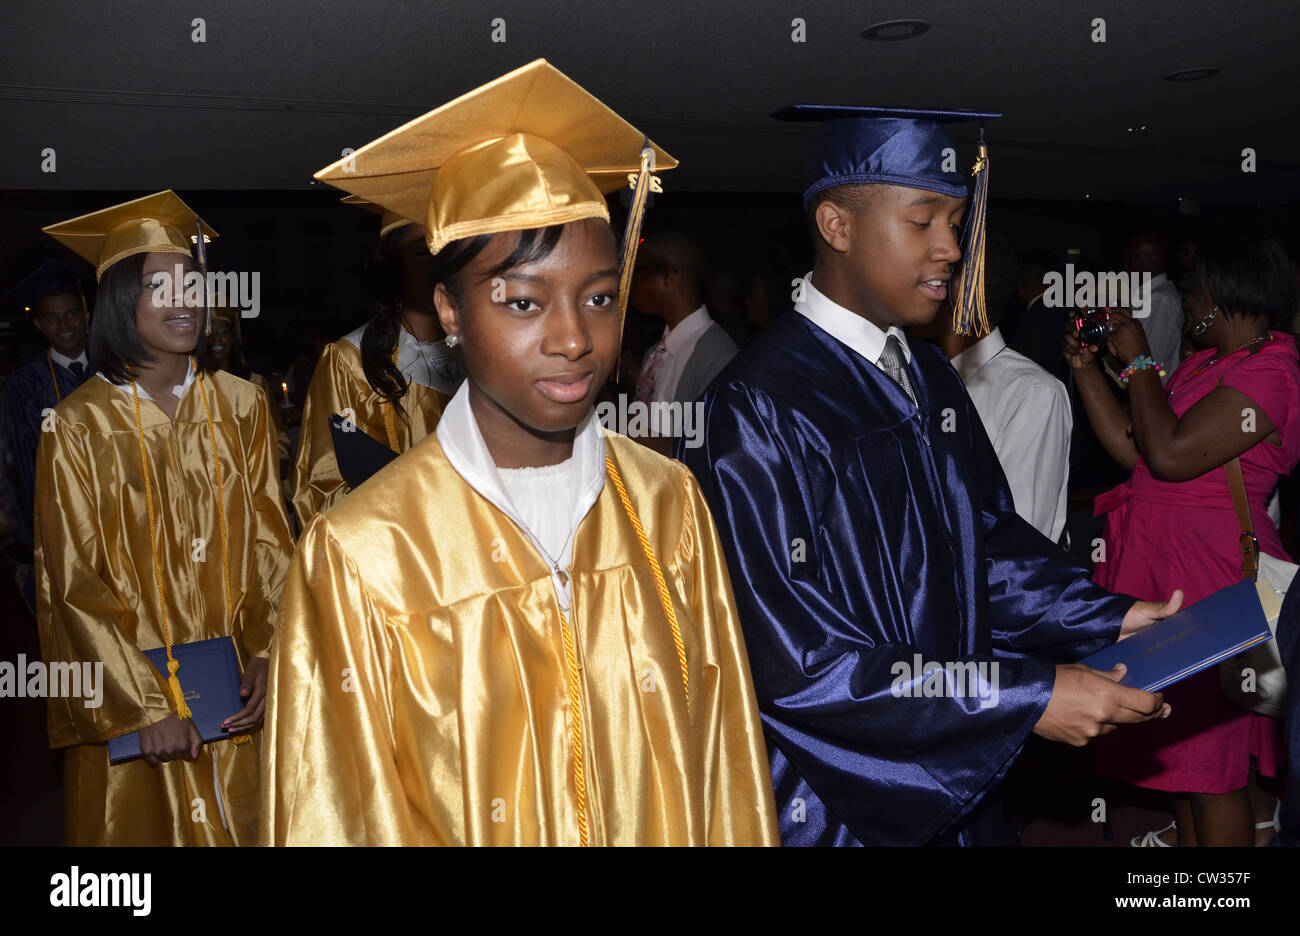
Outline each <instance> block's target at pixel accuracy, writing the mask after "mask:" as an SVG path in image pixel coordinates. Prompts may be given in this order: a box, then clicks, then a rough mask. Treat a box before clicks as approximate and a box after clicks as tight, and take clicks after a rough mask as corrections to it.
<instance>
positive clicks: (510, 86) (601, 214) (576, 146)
mask: <svg viewBox="0 0 1300 936" xmlns="http://www.w3.org/2000/svg"><path fill="white" fill-rule="evenodd" d="M643 151H647V152H645V153H644V154H643ZM676 165H677V160H676V159H674V158H673V157H672V156H670V155H668V153H667V152H665V151H664V150H662V149H660V148H659V147H658V146H655V144H653V143H652V142H650V141H649V140H648V139H647V138H646V136H645V134H643V133H642V132H641V131H640V130H638V129H636V128H635V127H633V126H632V125H631V124H630V123H628V122H627V121H626V120H624V119H623V118H622V117H620V116H619V115H618V114H616V113H614V111H612V110H610V109H609V108H608V107H606V106H605V105H604V104H603V103H601V102H600V101H599V100H598V99H597V98H596V97H594V96H593V95H592V94H591V93H589V92H588V91H586V90H585V89H584V88H583V87H582V86H581V85H579V84H577V83H576V82H574V81H573V80H572V79H570V78H569V77H567V76H566V75H564V74H563V73H562V72H561V71H560V70H559V69H557V68H555V66H553V65H551V64H550V63H549V62H547V61H546V60H545V59H537V60H536V61H533V62H530V63H529V64H527V65H525V66H523V67H522V68H517V69H515V70H514V71H512V72H509V73H508V74H505V75H502V76H501V77H500V78H496V79H494V80H493V81H489V82H488V83H487V84H485V85H482V86H480V87H478V88H475V89H474V90H472V91H469V92H467V93H466V94H463V95H461V96H460V97H458V98H456V99H455V100H453V101H450V102H448V103H446V104H443V105H442V106H441V107H438V108H436V109H434V110H432V111H430V112H429V113H427V114H425V115H423V116H422V117H417V118H416V119H415V120H412V121H410V122H409V123H406V124H403V125H402V126H400V127H398V128H397V129H396V130H392V131H390V132H388V133H386V134H384V135H383V136H381V137H380V138H379V139H377V140H374V141H372V142H370V143H367V144H366V145H365V146H363V147H361V148H360V149H358V150H357V151H356V152H354V153H352V154H351V155H349V156H347V157H345V158H343V159H340V160H338V161H337V162H335V163H333V164H332V165H330V166H327V167H326V168H324V169H322V170H321V171H320V172H318V173H316V178H317V179H320V180H321V181H323V182H328V183H329V184H330V185H333V186H335V187H337V188H340V189H342V190H343V191H345V192H349V193H351V194H353V195H356V196H359V197H360V198H362V199H364V200H366V201H368V202H372V203H374V204H376V205H381V206H382V207H384V208H385V209H387V210H389V211H392V212H395V213H396V214H398V215H400V216H401V217H403V218H410V219H412V220H416V221H420V220H423V222H424V228H425V240H426V243H427V244H428V247H429V251H430V252H431V253H434V254H436V253H438V252H439V251H440V250H442V248H443V247H445V246H446V245H447V244H448V243H450V242H452V241H454V240H459V239H461V238H465V237H474V236H477V235H480V234H497V233H501V232H503V231H521V230H529V229H533V228H541V227H549V226H550V225H554V224H567V223H569V222H571V221H579V220H582V219H584V218H603V219H605V220H606V221H608V220H609V208H608V207H607V205H606V203H605V196H606V195H608V194H609V193H611V192H614V191H616V190H618V189H620V188H622V187H624V186H626V185H628V184H629V176H631V177H632V180H633V181H634V183H635V190H634V196H633V202H632V209H631V211H629V214H628V226H627V228H626V230H625V231H624V235H623V261H622V266H623V271H622V276H621V278H620V283H619V305H620V307H622V308H623V309H626V307H627V302H626V299H627V289H628V287H629V286H630V281H631V270H632V266H633V262H634V260H635V253H636V247H637V243H638V241H639V232H640V222H641V216H642V212H643V211H644V208H645V197H646V193H647V191H648V189H649V184H650V183H649V174H650V173H652V172H655V171H660V170H666V169H672V168H673V167H674V166H676Z"/></svg>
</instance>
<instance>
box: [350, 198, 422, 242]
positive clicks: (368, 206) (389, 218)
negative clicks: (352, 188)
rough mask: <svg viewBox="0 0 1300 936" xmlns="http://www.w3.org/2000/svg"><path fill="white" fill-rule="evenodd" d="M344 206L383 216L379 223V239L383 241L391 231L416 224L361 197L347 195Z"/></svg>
mask: <svg viewBox="0 0 1300 936" xmlns="http://www.w3.org/2000/svg"><path fill="white" fill-rule="evenodd" d="M341 200H342V202H343V204H345V205H351V206H352V207H354V208H360V209H361V210H362V211H368V212H370V213H371V214H377V215H382V216H383V217H382V218H381V219H380V221H379V238H380V240H383V239H384V238H385V237H387V236H388V234H389V232H390V231H396V230H397V229H398V228H400V227H406V225H408V224H415V222H414V221H412V220H410V219H409V218H403V217H402V216H401V215H399V214H398V213H397V212H396V211H389V210H388V209H386V208H384V207H382V206H380V205H376V204H375V203H374V202H368V201H366V200H365V199H364V198H362V197H361V196H359V195H345V196H343V198H342V199H341Z"/></svg>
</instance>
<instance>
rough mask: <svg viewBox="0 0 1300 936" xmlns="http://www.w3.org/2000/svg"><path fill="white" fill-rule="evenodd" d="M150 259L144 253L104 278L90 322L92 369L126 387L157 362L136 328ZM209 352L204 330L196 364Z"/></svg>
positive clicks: (88, 353)
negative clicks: (134, 375)
mask: <svg viewBox="0 0 1300 936" xmlns="http://www.w3.org/2000/svg"><path fill="white" fill-rule="evenodd" d="M146 256H147V254H143V253H137V254H131V255H130V256H127V257H123V258H122V259H121V260H119V261H117V262H116V263H114V264H113V265H112V266H110V267H109V268H108V269H107V270H105V271H104V275H103V276H101V277H100V280H99V290H98V292H97V293H96V295H95V314H94V315H92V316H91V318H90V338H89V339H88V341H87V343H86V356H87V358H89V360H90V364H91V366H92V367H94V368H95V370H96V371H98V372H99V373H101V374H103V375H104V376H105V377H107V378H108V379H109V380H111V381H112V382H113V383H119V384H120V383H126V382H127V380H129V379H130V369H131V368H138V367H139V366H140V365H141V364H144V363H151V362H152V361H153V358H151V357H150V356H149V352H148V351H146V350H145V347H144V344H143V343H142V342H141V341H140V335H139V333H138V332H137V331H136V327H135V317H136V309H137V307H138V305H139V303H140V294H141V293H142V292H143V291H144V287H143V285H142V284H141V282H140V279H141V276H142V275H143V272H144V260H145V257H146ZM206 350H207V348H206V342H205V341H204V336H203V329H202V328H200V329H199V341H198V345H197V346H196V347H195V349H194V355H195V358H196V360H198V361H202V360H203V359H204V357H205V356H206ZM200 366H202V365H200ZM204 369H206V368H204Z"/></svg>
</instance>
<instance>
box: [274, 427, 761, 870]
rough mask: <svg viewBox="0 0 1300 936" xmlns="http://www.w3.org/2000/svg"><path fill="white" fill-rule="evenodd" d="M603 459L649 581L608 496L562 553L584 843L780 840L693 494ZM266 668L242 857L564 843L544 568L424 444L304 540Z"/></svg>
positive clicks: (564, 737) (643, 467)
mask: <svg viewBox="0 0 1300 936" xmlns="http://www.w3.org/2000/svg"><path fill="white" fill-rule="evenodd" d="M606 444H607V446H609V451H610V453H611V454H612V456H613V459H614V461H615V464H616V465H617V467H618V469H619V471H620V473H621V474H622V477H623V479H624V481H625V483H626V486H627V489H628V493H629V494H630V496H631V498H632V501H633V503H634V504H635V506H636V509H637V511H638V513H639V515H640V517H641V521H642V524H643V525H644V527H645V528H646V532H647V535H648V536H649V538H650V541H651V543H652V545H653V548H654V549H655V550H656V555H657V556H658V557H659V560H660V562H661V563H662V565H663V571H664V575H665V577H666V579H667V582H668V588H669V591H670V593H671V596H672V600H673V602H674V606H675V608H676V612H677V617H678V620H679V623H680V625H681V630H682V637H683V639H684V641H685V646H686V658H687V663H688V666H689V676H690V686H691V696H690V703H689V705H688V703H687V701H686V698H685V693H684V692H683V688H682V676H681V669H680V664H679V661H678V656H677V652H676V650H675V648H674V645H673V636H672V633H671V631H670V630H669V625H668V622H667V620H666V619H665V616H664V612H663V609H662V607H661V605H660V603H659V597H658V593H657V592H656V589H655V584H654V578H653V575H652V573H651V571H650V567H649V565H648V563H647V561H646V558H645V555H644V553H643V552H642V549H641V545H640V543H639V542H638V541H637V539H636V536H635V534H634V533H633V530H632V525H631V523H630V522H629V520H628V518H627V515H626V513H625V512H624V510H623V505H622V504H621V503H620V501H619V498H618V494H617V492H616V491H615V490H614V489H613V485H612V484H609V483H607V484H606V485H605V488H604V490H602V492H601V494H600V496H599V498H598V499H597V501H596V504H595V506H594V507H592V509H591V512H590V513H589V514H588V515H587V517H586V519H585V520H584V521H583V523H582V525H581V527H580V528H579V530H578V532H577V535H576V539H575V542H574V546H573V566H572V583H573V604H572V607H571V612H570V619H571V621H572V626H573V631H574V634H575V642H576V645H577V656H578V660H579V665H580V667H581V668H580V674H579V682H580V686H581V698H582V712H583V716H584V722H583V739H584V746H585V751H583V752H582V753H581V756H584V757H585V758H586V760H585V762H584V763H585V767H586V778H587V804H588V807H587V808H588V816H589V826H590V841H591V843H592V844H593V845H614V844H621V845H634V844H635V845H658V844H677V845H687V844H693V845H705V844H713V845H723V844H754V845H775V844H778V843H779V839H778V833H777V820H776V808H775V805H774V803H773V796H772V788H771V780H770V778H769V774H768V760H767V753H766V749H765V747H764V742H763V736H762V731H761V728H760V725H759V718H758V709H757V706H756V703H755V699H754V690H753V685H752V683H751V680H750V674H749V666H748V661H747V658H746V654H745V647H744V643H743V640H742V637H741V631H740V627H739V623H738V621H737V618H736V609H735V602H734V599H733V597H732V593H731V586H730V583H729V581H728V578H727V570H726V565H725V562H724V559H723V554H722V550H721V548H720V545H719V543H718V538H717V534H716V531H715V529H714V526H713V521H712V518H711V517H710V515H709V513H708V508H707V507H706V506H705V502H704V499H703V497H702V496H701V495H700V492H699V489H698V487H697V485H696V483H695V479H694V478H693V477H692V476H691V474H690V473H689V472H688V471H686V470H685V469H684V468H683V467H682V466H681V465H680V464H678V463H676V462H670V461H669V460H667V459H665V458H663V457H662V456H659V455H657V454H655V453H653V452H650V451H649V450H647V449H645V448H643V447H641V446H639V445H637V444H636V443H635V442H631V441H628V440H626V439H623V438H622V437H620V436H608V437H607V439H606ZM276 639H277V645H276V650H275V652H274V653H273V654H272V667H271V668H272V673H271V692H270V706H269V709H268V712H267V720H266V727H267V749H266V750H267V757H266V760H265V762H264V765H263V774H262V785H263V789H264V790H266V791H267V792H268V797H267V799H266V800H265V801H264V802H263V813H262V839H263V841H264V842H274V843H275V844H291V845H307V844H340V843H351V844H457V845H462V844H463V845H489V844H490V845H507V844H511V845H576V844H578V819H577V812H576V808H577V797H576V794H575V790H574V779H573V775H574V771H573V757H574V756H575V752H574V750H573V749H572V746H571V739H572V735H571V732H570V725H571V722H570V719H571V718H572V717H573V716H574V710H573V709H572V708H571V707H570V704H569V694H568V690H567V684H566V671H567V668H566V664H565V653H564V646H563V637H562V634H561V627H560V609H559V605H558V603H557V600H556V596H555V592H554V589H553V587H552V584H551V577H550V574H549V572H548V567H547V565H546V564H545V563H544V561H543V560H542V558H541V557H540V555H539V554H538V553H537V551H536V550H535V549H534V548H533V547H532V545H531V544H530V543H529V542H528V540H527V539H525V537H524V535H523V534H522V532H521V531H520V530H519V529H518V528H517V527H516V526H515V525H514V524H513V523H512V522H511V521H510V520H509V519H508V518H507V517H506V516H505V515H504V514H502V513H501V512H500V511H498V510H497V509H496V508H495V507H493V506H492V505H491V504H489V503H488V502H487V501H486V500H485V499H484V498H483V497H481V496H480V495H479V494H478V493H476V492H475V491H474V490H473V489H472V488H471V487H470V486H469V485H468V484H466V483H465V482H464V481H463V480H462V479H461V478H460V476H459V475H458V474H457V473H456V471H455V469H453V468H452V466H451V464H450V463H449V462H448V461H447V458H446V456H445V455H444V454H443V450H442V446H441V443H440V442H439V440H438V438H437V436H433V437H430V438H428V439H426V440H424V441H423V442H422V443H420V444H419V445H417V446H416V447H415V448H414V449H412V450H411V451H410V452H408V453H407V454H406V455H403V456H402V457H401V458H399V459H397V460H396V461H394V462H393V463H392V464H390V465H388V466H387V467H386V468H384V469H383V470H382V471H380V472H379V473H378V474H376V475H375V476H374V478H372V479H371V480H370V481H369V482H367V484H366V486H365V487H364V488H362V489H361V490H360V491H358V492H356V493H355V494H353V495H352V496H351V497H349V498H348V499H347V500H345V501H344V502H343V503H342V504H340V505H339V506H338V507H336V508H335V509H334V510H332V511H331V512H330V513H328V514H327V515H325V516H323V517H321V518H319V519H318V520H317V521H316V523H315V524H313V525H312V527H311V528H310V529H308V530H307V532H306V534H305V535H304V536H303V538H302V541H301V542H300V544H299V549H298V553H297V554H296V556H295V558H294V562H293V565H292V567H291V569H290V572H289V578H288V581H287V583H286V586H285V597H284V605H283V608H282V614H281V624H280V629H279V631H278V633H277V638H276Z"/></svg>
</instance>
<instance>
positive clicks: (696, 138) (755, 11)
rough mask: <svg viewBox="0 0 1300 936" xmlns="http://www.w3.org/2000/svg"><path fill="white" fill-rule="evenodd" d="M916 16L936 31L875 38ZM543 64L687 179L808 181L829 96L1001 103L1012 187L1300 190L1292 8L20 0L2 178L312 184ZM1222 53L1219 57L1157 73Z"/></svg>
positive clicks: (4, 37)
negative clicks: (1246, 163)
mask: <svg viewBox="0 0 1300 936" xmlns="http://www.w3.org/2000/svg"><path fill="white" fill-rule="evenodd" d="M195 16H203V17H204V18H205V28H206V41H205V42H203V43H196V42H193V41H191V32H192V29H193V27H192V26H191V20H192V19H193V18H194V17H195ZM796 16H799V17H802V18H803V20H804V21H805V23H806V36H807V41H806V42H803V43H796V42H793V41H791V33H792V30H793V28H794V27H792V24H791V21H792V19H794V17H796ZM904 17H906V18H917V19H922V20H926V21H928V22H929V23H930V24H931V28H930V29H929V31H928V32H926V33H925V34H924V35H921V36H918V37H916V38H913V39H909V40H906V41H901V42H869V41H867V40H864V39H863V38H861V32H862V30H863V29H865V28H866V27H868V26H870V25H872V24H874V23H878V22H880V21H883V20H893V19H899V18H904ZM496 18H500V19H501V20H504V25H505V38H506V41H505V42H504V43H501V42H493V41H492V33H493V29H494V26H493V20H494V19H496ZM1096 18H1101V19H1104V21H1105V34H1106V41H1105V42H1104V43H1098V42H1094V41H1092V35H1093V32H1094V27H1093V25H1092V24H1093V21H1094V19H1096ZM539 56H544V57H546V58H548V59H550V60H551V61H552V62H553V63H554V64H555V65H557V66H558V67H559V68H561V69H562V70H563V71H565V72H567V73H568V74H569V75H570V76H571V77H572V78H574V79H575V80H577V81H578V82H580V83H581V84H583V85H585V86H586V87H587V88H589V89H590V90H591V91H593V92H594V93H595V94H597V95H598V96H600V97H601V98H602V99H604V100H605V102H606V103H608V104H609V105H610V106H611V107H613V108H614V109H615V110H617V111H619V112H620V113H622V114H623V115H625V116H626V117H627V118H628V119H630V120H631V121H632V122H633V123H635V124H637V125H638V126H640V127H641V128H642V129H644V130H645V131H646V132H647V133H648V134H649V135H650V136H651V137H652V138H653V139H654V140H655V141H656V142H657V143H659V144H660V145H662V146H663V147H664V148H665V149H667V150H668V151H669V152H671V153H673V154H674V155H675V156H677V157H678V158H679V159H680V160H681V168H680V169H678V170H675V171H674V172H673V173H672V174H671V175H670V176H669V177H667V178H665V184H666V186H667V187H669V189H670V190H671V189H672V188H676V189H678V190H680V191H697V192H705V191H713V192H758V191H768V192H781V191H794V190H796V189H797V187H798V182H799V177H800V167H801V165H802V160H803V152H804V148H805V141H806V138H807V137H806V134H807V133H808V129H807V128H806V127H801V126H792V125H788V124H782V123H779V122H777V121H774V120H772V119H770V118H769V117H768V114H769V112H770V111H772V110H773V109H774V108H776V107H778V106H780V105H782V104H786V103H790V102H794V101H818V102H827V103H862V104H866V103H872V104H891V105H892V104H913V105H947V106H956V107H967V108H983V109H990V110H1002V111H1004V112H1005V114H1006V116H1005V117H1004V118H1003V119H1002V120H1000V121H998V122H997V123H996V124H995V125H994V126H992V127H990V136H989V139H990V148H991V151H992V166H993V171H992V175H991V179H992V186H993V194H994V195H995V196H996V197H1001V198H1035V199H1071V200H1073V199H1081V198H1083V197H1084V196H1085V195H1087V196H1090V197H1091V198H1092V199H1095V200H1100V201H1127V202H1165V203H1170V202H1172V201H1173V200H1175V199H1177V198H1178V197H1179V196H1180V195H1181V196H1194V197H1196V198H1198V199H1200V200H1201V201H1202V202H1204V203H1206V204H1214V203H1234V204H1239V205H1271V204H1279V203H1287V202H1295V201H1297V200H1300V123H1298V122H1297V110H1298V109H1297V107H1296V105H1295V102H1294V101H1295V94H1296V89H1297V88H1298V87H1300V5H1298V4H1297V3H1296V0H1252V2H1249V3H1231V4H1230V3H1223V2H1210V0H1144V2H1131V0H1130V2H1114V0H1092V2H1090V3H1087V4H1078V3H1074V2H1056V0H1053V2H1042V0H1039V2H1028V0H1017V2H1007V0H986V2H960V3H957V2H938V0H906V2H889V3H879V2H844V0H838V2H824V0H796V2H791V0H784V2H780V3H776V2H772V0H751V2H745V3H738V2H707V3H706V2H703V0H692V2H683V0H659V2H655V3H627V2H609V0H602V2H595V0H588V2H585V3H582V2H577V0H545V2H539V0H493V2H492V3H490V4H485V3H481V2H469V3H465V2H424V3H418V2H394V0H372V2H356V0H353V2H340V0H313V2H304V0H259V2H251V0H223V2H221V3H214V4H177V3H175V2H172V0H168V2H131V3H123V2H115V3H99V2H95V3H86V2H82V3H66V4H65V3H51V2H49V0H5V2H4V4H3V8H2V9H0V127H2V128H3V132H4V135H5V138H6V145H5V146H4V147H2V148H0V189H65V190H82V189H99V190H109V189H114V190H131V191H133V192H143V191H153V190H157V189H160V188H165V187H171V188H176V189H179V190H182V191H183V190H186V189H208V190H211V189H306V188H308V187H309V186H311V185H312V184H314V183H312V182H311V174H312V173H313V172H314V171H315V170H317V169H320V168H321V167H323V166H325V165H327V164H328V163H330V162H332V161H333V160H335V159H336V158H338V156H339V155H340V152H341V150H342V149H343V148H344V147H349V146H350V147H357V146H360V145H361V144H363V143H365V142H367V141H368V140H370V139H372V138H374V137H376V136H378V135H380V134H382V133H384V132H385V131H387V130H390V129H392V128H393V127H395V126H397V125H399V124H401V123H403V122H405V121H406V120H407V119H409V118H411V117H414V116H416V115H418V114H420V113H422V112H424V111H425V110H428V109H429V108H432V107H435V106H437V105H438V104H440V103H442V102H444V101H445V100H447V99H449V98H451V97H454V96H456V95H458V94H460V93H462V92H464V91H467V90H469V89H470V88H472V87H474V86H476V85H478V84H480V83H482V82H484V81H486V80H489V79H491V78H493V77H495V76H497V75H499V74H501V73H503V72H505V71H508V70H510V69H512V68H515V67H517V66H519V65H521V64H524V63H525V62H528V61H530V60H531V59H533V58H536V57H539ZM1202 66H1209V67H1215V68H1218V69H1220V73H1219V74H1218V75H1217V77H1214V78H1211V79H1209V80H1205V81H1197V82H1183V83H1174V82H1169V81H1165V80H1163V76H1164V75H1166V74H1168V73H1171V72H1175V71H1178V70H1180V69H1186V68H1193V67H1202ZM1140 126H1145V127H1146V129H1145V130H1139V131H1130V130H1129V129H1128V128H1129V127H1140ZM955 136H956V137H957V139H958V141H959V143H961V142H969V141H970V139H971V137H970V135H969V133H967V134H966V135H965V136H963V135H962V134H961V133H960V132H958V133H956V134H955ZM1247 147H1249V148H1251V149H1253V150H1254V152H1255V154H1256V159H1257V166H1258V171H1256V172H1255V173H1253V174H1251V173H1245V172H1243V171H1242V150H1243V149H1245V148H1247ZM47 148H53V150H54V151H55V154H56V159H57V163H56V165H57V171H56V172H54V173H45V172H42V167H41V163H42V153H43V151H44V150H46V149H47ZM967 153H969V147H967Z"/></svg>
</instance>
